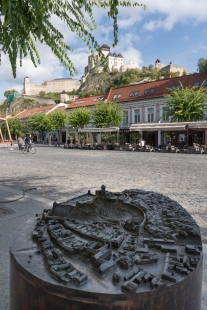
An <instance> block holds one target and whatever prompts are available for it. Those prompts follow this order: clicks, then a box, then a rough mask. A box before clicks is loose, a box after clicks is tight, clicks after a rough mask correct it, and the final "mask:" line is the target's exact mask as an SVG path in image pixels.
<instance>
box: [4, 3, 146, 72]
mask: <svg viewBox="0 0 207 310" xmlns="http://www.w3.org/2000/svg"><path fill="white" fill-rule="evenodd" d="M119 6H123V7H129V6H142V7H143V8H145V6H144V5H142V4H139V3H137V2H133V3H132V2H130V1H117V0H115V1H102V0H88V1H86V0H73V1H68V0H47V1H45V0H38V1H36V0H18V1H17V0H0V14H1V19H0V51H2V52H3V53H5V54H7V55H8V56H9V60H10V63H11V66H12V71H13V76H14V77H16V63H17V58H18V57H20V66H21V65H22V59H23V57H26V56H27V55H28V54H29V56H30V58H31V60H32V62H33V64H34V66H35V67H36V66H37V64H39V63H40V57H39V53H38V50H37V48H36V46H35V41H39V42H41V43H45V44H47V45H48V46H49V47H50V48H51V50H52V51H53V53H54V54H55V55H56V56H57V57H58V59H59V60H60V61H61V62H62V63H63V64H64V65H65V67H66V68H67V69H68V70H69V72H70V74H71V75H72V74H73V73H74V72H75V73H76V69H75V68H74V66H73V64H72V62H71V60H70V59H69V57H68V55H67V53H68V51H72V49H71V47H70V46H69V45H67V44H66V43H65V42H64V36H63V34H62V33H60V32H59V31H58V30H57V29H56V28H55V27H54V26H53V24H52V22H51V17H52V16H55V17H57V18H58V19H59V20H62V21H63V22H65V23H66V24H67V26H68V27H69V29H70V30H71V31H72V32H75V33H77V35H78V36H79V37H80V38H81V39H82V40H83V41H84V42H85V43H86V45H87V46H88V48H89V50H90V52H91V53H92V54H93V53H94V50H96V51H98V52H99V54H101V51H100V46H99V45H98V44H97V41H96V40H95V38H94V37H93V36H92V34H91V32H92V31H93V30H94V29H96V22H95V19H94V16H93V7H98V8H102V9H108V17H109V18H111V19H112V20H113V28H114V43H113V46H115V45H116V44H117V42H118V39H117V34H118V25H117V15H118V7H119ZM88 17H89V18H88ZM88 20H89V22H88ZM102 56H103V55H102ZM102 58H103V60H104V57H102Z"/></svg>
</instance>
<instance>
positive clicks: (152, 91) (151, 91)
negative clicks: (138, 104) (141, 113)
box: [144, 88, 155, 95]
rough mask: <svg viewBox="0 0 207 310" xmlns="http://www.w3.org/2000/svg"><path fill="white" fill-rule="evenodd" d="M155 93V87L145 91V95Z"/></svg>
mask: <svg viewBox="0 0 207 310" xmlns="http://www.w3.org/2000/svg"><path fill="white" fill-rule="evenodd" d="M154 93H155V88H149V89H146V90H145V92H144V94H145V95H149V94H154Z"/></svg>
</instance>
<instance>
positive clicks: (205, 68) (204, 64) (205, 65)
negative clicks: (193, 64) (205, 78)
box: [197, 58, 207, 72]
mask: <svg viewBox="0 0 207 310" xmlns="http://www.w3.org/2000/svg"><path fill="white" fill-rule="evenodd" d="M197 66H198V72H207V59H205V58H200V59H199V60H198V64H197Z"/></svg>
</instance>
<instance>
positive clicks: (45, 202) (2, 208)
mask: <svg viewBox="0 0 207 310" xmlns="http://www.w3.org/2000/svg"><path fill="white" fill-rule="evenodd" d="M22 196H23V192H22V191H19V190H14V189H11V188H8V187H6V186H0V227H1V231H0V234H1V238H0V264H1V267H0V310H9V249H10V243H11V239H12V236H14V234H15V232H17V231H18V230H19V229H21V227H22V226H23V225H24V223H25V222H26V221H27V220H29V219H30V218H32V217H35V214H36V213H39V214H41V213H42V211H43V209H45V208H51V207H52V204H53V200H50V199H46V198H43V197H40V196H36V195H32V194H30V193H28V192H26V193H25V196H24V197H22ZM17 199H18V200H17ZM11 200H16V201H13V202H8V201H11ZM3 201H4V202H8V203H2V202H3ZM203 257H204V268H203V291H202V307H201V310H207V245H205V244H204V245H203ZM195 310H198V309H195Z"/></svg>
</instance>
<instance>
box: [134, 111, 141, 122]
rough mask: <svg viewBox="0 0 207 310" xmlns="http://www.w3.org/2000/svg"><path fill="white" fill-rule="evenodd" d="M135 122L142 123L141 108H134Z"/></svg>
mask: <svg viewBox="0 0 207 310" xmlns="http://www.w3.org/2000/svg"><path fill="white" fill-rule="evenodd" d="M134 122H135V123H140V109H138V110H134Z"/></svg>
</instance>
